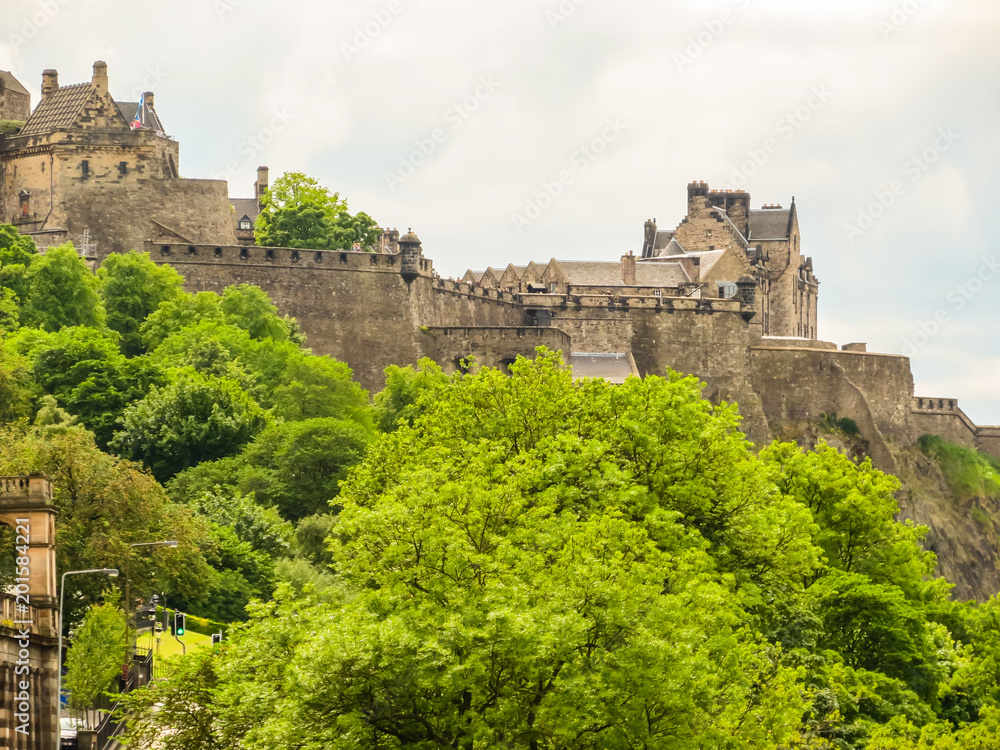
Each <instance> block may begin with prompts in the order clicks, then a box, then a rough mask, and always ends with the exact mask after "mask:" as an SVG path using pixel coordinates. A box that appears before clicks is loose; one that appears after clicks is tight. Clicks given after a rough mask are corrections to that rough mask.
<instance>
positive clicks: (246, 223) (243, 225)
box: [240, 216, 253, 230]
mask: <svg viewBox="0 0 1000 750" xmlns="http://www.w3.org/2000/svg"><path fill="white" fill-rule="evenodd" d="M240 229H244V230H249V229H253V222H251V221H250V219H248V218H247V217H246V216H244V217H243V218H242V219H240Z"/></svg>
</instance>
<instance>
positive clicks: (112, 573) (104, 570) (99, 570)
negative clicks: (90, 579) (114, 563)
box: [56, 568, 118, 716]
mask: <svg viewBox="0 0 1000 750" xmlns="http://www.w3.org/2000/svg"><path fill="white" fill-rule="evenodd" d="M81 573H104V574H105V575H109V576H112V577H114V576H117V575H118V569H117V568H94V569H93V570H67V571H66V572H65V573H63V574H62V584H61V585H60V586H59V661H58V662H56V669H57V670H58V671H59V692H58V701H59V702H58V708H57V709H56V710H57V712H58V711H61V710H62V631H63V627H62V626H63V597H64V595H65V594H66V576H75V575H80V574H81ZM56 715H57V716H58V713H57V714H56Z"/></svg>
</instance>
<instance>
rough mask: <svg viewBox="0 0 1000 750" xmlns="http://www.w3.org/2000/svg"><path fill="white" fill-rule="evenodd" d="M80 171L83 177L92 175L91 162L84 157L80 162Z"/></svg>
mask: <svg viewBox="0 0 1000 750" xmlns="http://www.w3.org/2000/svg"><path fill="white" fill-rule="evenodd" d="M80 173H81V174H82V175H83V179H85V180H86V179H87V178H88V177H90V162H89V161H87V160H86V159H84V160H83V161H82V162H80Z"/></svg>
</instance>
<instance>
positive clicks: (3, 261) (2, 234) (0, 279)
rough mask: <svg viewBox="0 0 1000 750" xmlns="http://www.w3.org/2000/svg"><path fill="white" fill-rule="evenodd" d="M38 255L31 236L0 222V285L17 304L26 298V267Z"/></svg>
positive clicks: (22, 302) (29, 265) (28, 266)
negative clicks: (9, 293)
mask: <svg viewBox="0 0 1000 750" xmlns="http://www.w3.org/2000/svg"><path fill="white" fill-rule="evenodd" d="M39 257H40V256H39V255H38V249H37V248H36V247H35V241H34V240H33V239H31V237H26V236H24V235H22V234H19V233H18V231H17V229H16V228H15V227H13V226H11V225H10V224H0V287H2V288H4V289H8V290H10V292H11V295H13V299H14V300H15V301H16V302H17V303H18V304H24V301H25V300H26V299H27V298H28V279H27V273H28V268H30V267H31V264H32V263H33V262H34V261H35V260H37V259H38V258H39Z"/></svg>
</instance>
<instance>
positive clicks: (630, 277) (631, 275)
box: [622, 253, 635, 286]
mask: <svg viewBox="0 0 1000 750" xmlns="http://www.w3.org/2000/svg"><path fill="white" fill-rule="evenodd" d="M622 283H623V284H624V285H625V286H635V256H634V255H633V254H632V253H629V254H628V255H623V256H622Z"/></svg>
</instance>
